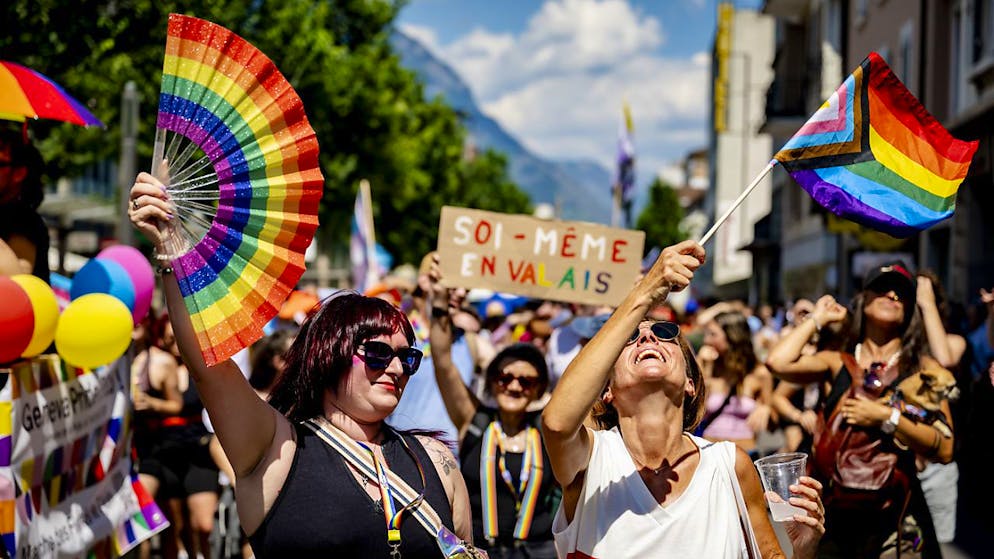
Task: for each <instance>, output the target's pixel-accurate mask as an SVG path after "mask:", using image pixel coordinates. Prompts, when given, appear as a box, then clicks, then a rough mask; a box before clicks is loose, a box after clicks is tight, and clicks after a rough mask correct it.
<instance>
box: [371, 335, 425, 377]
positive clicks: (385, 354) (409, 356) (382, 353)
mask: <svg viewBox="0 0 994 559" xmlns="http://www.w3.org/2000/svg"><path fill="white" fill-rule="evenodd" d="M359 348H360V349H362V351H363V353H361V354H360V355H362V356H363V361H365V362H366V365H368V366H369V368H370V369H374V370H377V371H382V370H384V369H386V368H387V367H389V366H390V363H391V362H393V358H394V357H396V358H398V359H400V364H401V365H402V366H403V367H404V374H405V375H408V376H410V375H413V374H414V373H416V372H418V367H420V366H421V358H422V357H423V356H424V354H423V353H421V350H420V349H416V348H413V347H405V348H401V349H398V350H396V351H394V349H393V348H392V347H390V345H389V344H385V343H383V342H376V341H368V342H363V343H361V344H359Z"/></svg>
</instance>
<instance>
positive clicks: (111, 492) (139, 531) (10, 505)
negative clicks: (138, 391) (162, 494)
mask: <svg viewBox="0 0 994 559" xmlns="http://www.w3.org/2000/svg"><path fill="white" fill-rule="evenodd" d="M129 363H130V361H129V360H127V359H123V358H122V359H120V360H118V361H117V362H116V363H114V364H112V365H110V366H107V367H101V368H99V369H96V370H94V371H89V370H86V369H79V368H75V367H71V366H69V365H67V364H65V363H64V362H63V361H62V360H61V359H60V358H59V357H58V356H57V355H42V356H39V357H36V358H35V359H32V360H26V361H21V362H18V363H16V364H14V365H13V366H12V367H11V368H8V369H0V374H5V375H6V376H7V382H6V383H5V384H4V386H3V388H2V389H0V537H2V538H3V543H4V545H5V546H6V548H7V550H8V551H10V553H11V555H12V557H16V558H17V559H22V558H24V559H34V558H48V557H53V558H54V557H67V556H72V557H76V556H83V555H87V554H88V553H89V554H90V555H94V556H97V557H116V556H119V555H121V554H123V553H125V552H126V551H128V550H129V549H130V548H132V547H134V546H135V545H137V544H138V543H140V542H141V541H143V540H145V539H147V538H149V537H151V536H152V535H153V534H155V533H156V532H158V531H159V530H162V529H163V528H165V527H166V526H167V525H168V523H167V522H166V519H165V516H163V514H162V512H161V511H160V510H159V508H158V507H157V506H156V504H155V502H154V501H152V499H151V498H149V496H148V494H147V493H146V492H145V490H144V488H143V487H142V486H141V484H140V483H138V480H137V474H136V473H135V472H134V470H133V468H132V462H131V428H130V424H131V421H130V413H131V412H130V410H131V398H130V385H131V382H130V376H131V375H130V367H129Z"/></svg>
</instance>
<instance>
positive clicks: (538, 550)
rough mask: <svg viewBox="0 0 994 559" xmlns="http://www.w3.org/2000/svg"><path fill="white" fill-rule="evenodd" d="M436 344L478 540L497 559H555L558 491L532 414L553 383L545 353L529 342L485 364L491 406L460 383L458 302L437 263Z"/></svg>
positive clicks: (437, 368) (435, 356)
mask: <svg viewBox="0 0 994 559" xmlns="http://www.w3.org/2000/svg"><path fill="white" fill-rule="evenodd" d="M431 277H432V285H433V289H432V293H433V297H432V301H433V302H432V305H433V308H432V316H433V317H434V320H432V325H431V347H432V359H433V361H434V363H435V378H436V379H437V381H438V388H439V391H440V392H441V394H442V399H443V400H444V401H445V409H446V410H447V411H448V414H449V418H450V419H451V420H452V422H453V423H454V424H455V426H456V428H457V429H458V431H459V463H460V468H461V470H462V474H463V478H464V479H465V480H466V487H467V489H468V491H469V500H470V504H471V507H472V512H473V539H474V541H476V542H477V545H479V546H480V547H481V548H483V549H485V550H486V551H487V552H488V553H489V555H490V557H491V558H494V559H519V558H520V559H525V558H532V559H542V558H548V559H552V558H554V557H555V556H556V550H555V544H554V542H553V539H552V531H551V526H552V518H553V515H554V512H555V507H556V505H557V504H558V502H559V489H558V487H557V485H556V482H555V479H554V478H553V476H552V475H551V466H550V464H549V458H548V456H547V455H546V453H545V452H544V450H543V445H542V437H541V432H540V430H539V428H538V426H539V425H538V423H539V422H538V418H539V412H537V411H529V407H530V406H531V404H533V403H534V402H536V401H538V400H539V399H540V398H541V397H542V395H543V394H544V393H545V389H546V387H547V386H548V385H549V371H548V369H547V368H546V363H545V357H544V356H543V355H542V353H541V352H540V351H539V350H538V349H537V348H535V346H533V345H530V344H527V343H516V344H512V345H509V346H507V347H505V348H504V349H502V350H500V351H499V352H497V355H496V356H495V357H494V358H493V360H491V361H490V364H489V365H488V366H487V369H486V376H485V378H486V391H487V394H488V395H489V396H490V398H489V400H490V401H491V402H493V403H494V406H493V407H490V406H485V405H482V404H481V403H480V399H479V398H477V396H476V395H475V394H474V393H473V392H472V391H470V390H469V389H468V388H467V387H466V384H465V383H464V382H463V380H462V377H461V375H460V373H459V371H458V370H457V369H456V367H455V365H454V364H453V362H452V358H451V352H450V348H451V345H452V336H453V324H452V320H451V318H449V317H448V316H447V315H451V314H452V313H453V312H454V311H456V310H458V309H459V308H460V306H461V301H459V300H458V299H457V298H455V299H454V298H452V297H451V296H450V295H451V294H450V292H449V290H448V289H446V288H444V287H442V286H441V285H440V281H441V270H440V268H439V267H438V265H437V261H436V262H435V264H434V265H433V267H432V275H431Z"/></svg>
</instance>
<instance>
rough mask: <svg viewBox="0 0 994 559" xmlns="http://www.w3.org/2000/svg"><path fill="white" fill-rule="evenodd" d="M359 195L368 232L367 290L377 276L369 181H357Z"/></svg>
mask: <svg viewBox="0 0 994 559" xmlns="http://www.w3.org/2000/svg"><path fill="white" fill-rule="evenodd" d="M359 195H360V196H362V208H363V213H365V214H366V215H365V218H366V219H365V221H366V223H367V224H368V225H369V230H368V231H365V235H364V237H365V238H366V289H369V288H370V287H372V286H373V284H375V283H376V282H377V281H379V279H380V278H379V275H378V273H377V268H376V230H375V229H376V228H375V227H373V197H372V195H371V194H370V191H369V181H368V180H366V179H362V180H361V181H359Z"/></svg>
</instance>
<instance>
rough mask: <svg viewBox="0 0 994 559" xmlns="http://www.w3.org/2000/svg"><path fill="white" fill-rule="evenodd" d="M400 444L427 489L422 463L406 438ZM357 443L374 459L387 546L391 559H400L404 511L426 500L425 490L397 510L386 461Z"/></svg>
mask: <svg viewBox="0 0 994 559" xmlns="http://www.w3.org/2000/svg"><path fill="white" fill-rule="evenodd" d="M400 442H401V443H402V444H403V445H404V450H406V451H407V452H408V454H410V455H411V458H413V459H414V464H415V465H417V467H418V473H419V474H421V487H422V488H423V487H425V471H424V469H422V467H421V462H420V461H419V460H418V458H417V456H415V454H414V451H412V450H411V447H410V446H408V444H407V441H406V440H404V437H400ZM356 443H357V444H358V445H359V446H361V447H362V448H364V449H365V450H366V451H367V452H369V455H370V456H372V457H373V467H374V468H375V470H376V482H377V484H378V485H379V486H380V503H381V504H382V505H383V517H384V518H385V519H386V521H387V544H388V545H389V546H390V557H391V559H400V523H401V521H402V520H403V515H404V511H406V510H409V509H412V508H414V507H417V506H418V505H419V504H421V501H423V500H424V496H425V494H424V490H423V489H422V491H421V494H420V495H418V497H417V498H416V499H414V500H412V501H411V502H409V503H407V504H406V505H404V506H403V507H401V508H400V510H397V504H396V502H395V501H394V493H395V492H396V490H395V489H392V488H391V487H390V468H389V466H388V465H387V463H386V461H385V460H383V461H381V460H380V459H379V457H377V456H376V453H375V452H373V449H372V448H370V447H369V446H367V445H366V444H364V443H363V442H361V441H356Z"/></svg>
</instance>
